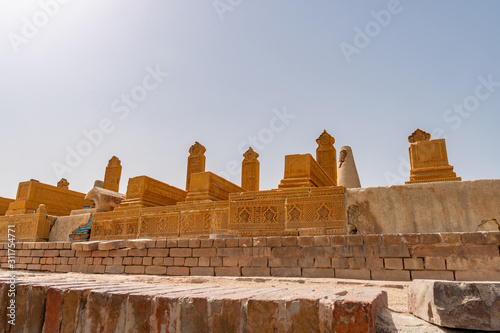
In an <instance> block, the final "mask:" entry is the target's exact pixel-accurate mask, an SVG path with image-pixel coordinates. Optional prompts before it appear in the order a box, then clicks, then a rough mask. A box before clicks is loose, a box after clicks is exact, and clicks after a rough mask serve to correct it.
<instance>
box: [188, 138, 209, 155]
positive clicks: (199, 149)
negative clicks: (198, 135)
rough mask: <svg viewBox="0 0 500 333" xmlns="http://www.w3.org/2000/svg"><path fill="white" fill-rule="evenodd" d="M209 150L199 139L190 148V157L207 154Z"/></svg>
mask: <svg viewBox="0 0 500 333" xmlns="http://www.w3.org/2000/svg"><path fill="white" fill-rule="evenodd" d="M206 151H207V150H206V149H205V147H204V146H203V145H202V144H200V143H199V142H198V141H196V142H195V143H194V145H192V146H191V148H189V157H196V156H200V155H203V154H205V152H206Z"/></svg>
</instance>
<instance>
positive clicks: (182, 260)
mask: <svg viewBox="0 0 500 333" xmlns="http://www.w3.org/2000/svg"><path fill="white" fill-rule="evenodd" d="M185 262H186V258H182V257H177V258H174V266H184V263H185Z"/></svg>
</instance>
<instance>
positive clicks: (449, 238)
mask: <svg viewBox="0 0 500 333" xmlns="http://www.w3.org/2000/svg"><path fill="white" fill-rule="evenodd" d="M441 242H442V243H443V244H457V245H459V244H460V243H461V242H462V240H461V237H460V233H458V232H443V233H441Z"/></svg>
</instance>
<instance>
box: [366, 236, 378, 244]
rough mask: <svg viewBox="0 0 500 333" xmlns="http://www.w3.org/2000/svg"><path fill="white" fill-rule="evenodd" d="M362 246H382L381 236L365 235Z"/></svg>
mask: <svg viewBox="0 0 500 333" xmlns="http://www.w3.org/2000/svg"><path fill="white" fill-rule="evenodd" d="M364 244H365V245H380V244H382V236H381V235H365V239H364Z"/></svg>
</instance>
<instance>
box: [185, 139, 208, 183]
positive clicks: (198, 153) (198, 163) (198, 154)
mask: <svg viewBox="0 0 500 333" xmlns="http://www.w3.org/2000/svg"><path fill="white" fill-rule="evenodd" d="M206 151H207V150H206V149H205V147H203V145H201V144H200V143H199V142H198V141H196V142H195V143H194V145H192V146H191V147H190V148H189V157H188V167H187V176H186V191H189V189H190V188H191V174H193V173H198V172H205V159H206V157H205V155H204V154H205V152H206Z"/></svg>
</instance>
